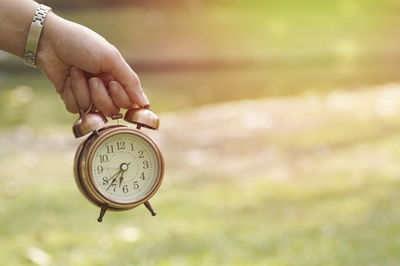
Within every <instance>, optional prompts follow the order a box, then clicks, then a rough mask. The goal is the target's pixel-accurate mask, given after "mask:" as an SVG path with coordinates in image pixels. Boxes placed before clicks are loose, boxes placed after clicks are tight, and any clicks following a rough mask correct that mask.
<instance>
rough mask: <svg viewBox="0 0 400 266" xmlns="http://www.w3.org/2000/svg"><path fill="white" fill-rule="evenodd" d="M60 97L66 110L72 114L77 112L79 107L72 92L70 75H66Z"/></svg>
mask: <svg viewBox="0 0 400 266" xmlns="http://www.w3.org/2000/svg"><path fill="white" fill-rule="evenodd" d="M61 98H62V99H63V101H64V104H65V108H66V109H67V110H68V112H71V113H73V114H76V113H79V110H80V108H79V106H78V103H77V102H76V100H75V96H74V94H73V92H72V84H71V78H70V77H68V78H67V79H66V81H65V84H64V91H63V92H62V94H61Z"/></svg>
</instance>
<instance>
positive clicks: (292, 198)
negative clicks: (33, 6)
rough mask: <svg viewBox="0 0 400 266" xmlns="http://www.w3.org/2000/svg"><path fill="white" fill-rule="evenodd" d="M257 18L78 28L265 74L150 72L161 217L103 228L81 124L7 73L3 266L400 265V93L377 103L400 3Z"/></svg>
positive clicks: (386, 90) (313, 5)
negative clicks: (76, 171)
mask: <svg viewBox="0 0 400 266" xmlns="http://www.w3.org/2000/svg"><path fill="white" fill-rule="evenodd" d="M182 3H183V2H182ZM192 3H196V2H195V1H193V2H192ZM252 3H253V4H252V5H250V4H248V3H246V4H244V2H243V1H229V2H227V1H213V2H211V1H208V2H207V1H206V2H205V5H200V6H195V7H196V8H194V9H193V6H192V7H191V6H185V5H183V4H181V5H179V4H178V5H175V6H174V8H172V7H166V6H162V5H154V4H153V5H150V4H149V5H147V4H144V5H140V6H137V7H132V6H128V7H124V8H118V7H116V8H112V9H101V10H99V9H97V8H93V9H89V10H74V11H70V12H61V13H62V14H63V15H64V16H65V17H67V18H71V19H73V20H75V21H77V22H80V23H83V24H85V25H88V26H90V27H93V28H94V29H96V30H97V31H98V32H100V33H101V34H102V35H104V36H106V37H107V39H109V40H111V41H112V42H113V43H114V44H116V46H117V47H118V48H119V49H121V51H122V52H123V54H124V55H125V56H127V57H129V58H133V59H134V60H139V59H140V60H144V61H146V60H149V61H152V60H154V61H157V60H160V61H164V60H167V61H168V60H171V61H174V60H180V59H184V60H193V61H196V60H200V59H201V60H203V59H206V60H208V59H210V58H211V59H213V58H233V59H236V58H239V59H241V58H245V59H246V60H247V59H249V58H250V59H256V60H255V61H256V62H255V63H254V62H253V63H254V64H253V63H250V64H248V65H246V66H245V67H235V68H232V69H221V68H211V69H206V70H190V71H189V70H184V69H183V70H175V71H172V70H168V69H166V70H163V71H149V70H139V71H138V72H139V74H140V77H141V79H142V83H143V86H144V88H145V90H146V92H147V94H148V96H149V98H150V100H151V102H152V108H153V110H154V111H156V112H157V113H158V114H160V115H161V122H162V124H161V132H160V133H157V134H156V133H151V134H152V135H155V137H156V138H157V139H158V140H159V142H160V144H161V147H162V149H163V151H164V154H165V158H166V162H167V168H166V177H165V181H164V183H163V185H162V187H161V189H160V191H159V193H158V194H157V195H156V196H155V197H154V198H153V199H152V200H151V202H152V205H153V206H154V208H155V209H156V211H157V212H158V216H156V217H151V216H150V214H149V213H148V211H147V210H146V209H145V208H144V207H143V206H140V207H138V208H136V209H134V210H132V211H128V212H123V213H107V214H106V216H105V219H104V222H103V223H102V224H98V223H97V222H96V218H97V216H98V212H99V210H98V209H97V208H96V207H94V206H92V205H91V204H90V203H89V202H87V200H86V199H85V198H84V197H83V196H82V195H80V193H79V191H78V189H77V188H76V186H75V184H74V181H73V177H72V158H73V155H74V151H75V149H76V147H77V145H78V142H77V141H74V140H73V137H72V134H71V132H70V130H71V129H70V126H71V125H72V123H73V121H74V120H75V119H76V116H74V115H70V114H67V113H66V112H65V111H64V107H63V105H62V103H61V100H60V99H59V98H58V96H57V95H56V94H55V93H54V92H53V90H54V89H53V88H52V86H51V84H50V83H49V82H48V81H46V80H45V78H44V77H43V76H41V75H38V74H37V73H35V74H33V73H30V74H26V73H23V74H22V73H10V72H7V70H6V69H3V70H2V71H1V72H2V75H0V87H1V90H0V112H1V113H2V115H1V116H0V125H1V127H2V129H1V131H0V147H1V148H0V169H1V171H0V173H1V182H2V186H0V250H1V252H0V264H1V265H32V264H39V265H46V264H48V265H77V266H79V265H174V266H175V265H229V266H231V265H279V266H280V265H282V266H283V265H307V266H309V265H340V266H342V265H388V266H389V265H398V264H399V262H400V255H399V254H400V243H399V239H400V231H399V229H398V226H397V225H398V224H399V221H400V208H399V207H398V204H397V195H398V190H399V185H400V179H399V173H400V168H399V167H398V158H399V155H400V145H399V144H400V138H399V137H398V132H399V130H400V122H399V121H400V119H399V115H398V113H399V110H400V102H399V101H398V99H399V94H398V86H397V85H395V84H389V85H387V86H376V87H374V85H375V84H383V83H387V82H394V81H397V80H398V71H399V66H398V63H397V62H396V58H397V57H396V55H397V54H398V50H397V48H396V44H397V43H398V37H397V36H398V34H394V32H395V25H397V24H398V19H397V15H396V10H397V9H396V8H397V4H396V3H394V2H393V1H381V2H379V3H377V2H374V1H363V2H361V1H332V2H330V4H329V5H328V4H327V3H323V4H321V3H322V2H318V1H306V2H304V1H303V2H302V3H301V4H296V3H294V2H292V1H280V2H279V3H278V2H272V1H253V2H252ZM57 12H58V11H57ZM104 17H107V19H103V18H104ZM121 25H124V26H123V27H122V26H121ZM133 25H135V26H136V25H139V26H137V27H134V26H133ZM227 44H229V45H227ZM239 61H240V60H239ZM250 61H252V60H250ZM243 99H248V101H241V100H243ZM249 99H250V100H249ZM257 99H258V100H257ZM230 101H233V102H230ZM236 101H238V102H236ZM226 102H228V103H226ZM214 104H215V105H214Z"/></svg>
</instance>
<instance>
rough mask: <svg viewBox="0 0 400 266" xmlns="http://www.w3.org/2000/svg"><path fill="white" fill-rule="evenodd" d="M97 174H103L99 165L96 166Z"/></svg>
mask: <svg viewBox="0 0 400 266" xmlns="http://www.w3.org/2000/svg"><path fill="white" fill-rule="evenodd" d="M97 173H98V174H99V175H100V174H102V173H103V166H101V165H99V166H97Z"/></svg>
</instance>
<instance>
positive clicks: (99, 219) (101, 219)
mask: <svg viewBox="0 0 400 266" xmlns="http://www.w3.org/2000/svg"><path fill="white" fill-rule="evenodd" d="M107 207H108V206H107V205H105V206H103V207H101V210H100V215H99V218H97V221H98V222H99V223H101V222H102V221H103V216H104V214H105V213H106V210H107Z"/></svg>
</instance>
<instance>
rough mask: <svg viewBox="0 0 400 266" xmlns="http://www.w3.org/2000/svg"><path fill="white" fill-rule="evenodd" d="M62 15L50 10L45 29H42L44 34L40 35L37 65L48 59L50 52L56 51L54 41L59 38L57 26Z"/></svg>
mask: <svg viewBox="0 0 400 266" xmlns="http://www.w3.org/2000/svg"><path fill="white" fill-rule="evenodd" d="M59 19H60V17H58V16H57V15H56V14H54V13H53V12H50V13H49V14H47V17H46V20H45V22H44V25H43V31H42V36H41V37H40V40H39V47H38V50H37V54H36V57H37V58H36V63H37V65H38V66H39V68H40V66H41V65H42V64H43V62H45V61H46V57H47V56H49V53H51V52H53V51H54V43H55V40H56V39H57V36H56V33H57V28H58V26H57V25H58V24H59V22H58V20H59Z"/></svg>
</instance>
